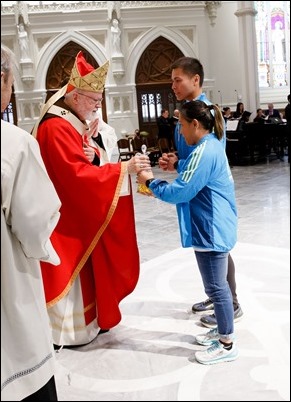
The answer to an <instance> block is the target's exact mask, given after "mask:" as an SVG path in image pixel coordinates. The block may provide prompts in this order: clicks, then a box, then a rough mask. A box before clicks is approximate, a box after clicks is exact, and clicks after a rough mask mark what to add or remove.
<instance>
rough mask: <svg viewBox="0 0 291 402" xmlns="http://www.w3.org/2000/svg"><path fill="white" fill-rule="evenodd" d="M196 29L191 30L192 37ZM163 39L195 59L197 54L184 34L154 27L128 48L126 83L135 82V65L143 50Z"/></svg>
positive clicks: (175, 30)
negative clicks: (159, 38) (156, 40)
mask: <svg viewBox="0 0 291 402" xmlns="http://www.w3.org/2000/svg"><path fill="white" fill-rule="evenodd" d="M195 32H196V29H195V27H194V28H193V35H194V36H195ZM160 36H162V37H164V38H165V39H168V40H169V41H170V42H172V43H173V45H175V46H176V47H177V48H178V49H180V51H181V52H182V53H183V54H185V55H187V56H190V57H197V52H196V51H195V46H193V43H192V42H191V41H190V40H189V38H187V36H186V35H185V34H183V33H182V32H181V30H179V29H175V28H166V27H155V28H152V29H149V30H148V31H147V32H145V33H143V34H142V35H141V36H139V37H138V38H136V39H135V41H134V42H133V43H132V44H131V45H130V46H129V51H128V55H129V56H128V60H127V65H126V68H125V71H126V82H131V83H134V82H135V74H136V69H137V64H138V62H139V60H140V58H141V55H142V54H143V52H144V51H145V49H146V48H147V47H148V46H149V45H150V44H151V43H152V42H153V41H154V40H155V39H157V38H158V37H160ZM194 42H196V41H195V40H194Z"/></svg>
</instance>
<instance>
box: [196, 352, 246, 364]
mask: <svg viewBox="0 0 291 402" xmlns="http://www.w3.org/2000/svg"><path fill="white" fill-rule="evenodd" d="M195 358H196V360H197V361H198V363H200V364H205V365H212V364H218V363H226V362H232V361H234V360H236V359H237V358H238V353H237V354H236V355H235V356H230V357H226V358H224V359H221V360H220V359H217V360H212V361H203V360H199V358H197V357H196V356H195Z"/></svg>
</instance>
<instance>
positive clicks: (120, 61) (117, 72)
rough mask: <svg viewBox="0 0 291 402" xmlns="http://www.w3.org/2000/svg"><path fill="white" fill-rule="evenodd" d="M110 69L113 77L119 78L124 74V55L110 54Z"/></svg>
mask: <svg viewBox="0 0 291 402" xmlns="http://www.w3.org/2000/svg"><path fill="white" fill-rule="evenodd" d="M110 64H111V69H112V73H113V75H114V77H115V78H117V79H119V78H122V77H123V76H124V73H125V70H124V57H123V56H112V58H111V63H110Z"/></svg>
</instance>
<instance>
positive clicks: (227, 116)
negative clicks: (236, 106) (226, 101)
mask: <svg viewBox="0 0 291 402" xmlns="http://www.w3.org/2000/svg"><path fill="white" fill-rule="evenodd" d="M222 114H223V117H224V120H225V122H227V120H229V119H232V118H233V117H232V111H231V110H230V107H229V106H226V107H224V108H223V109H222Z"/></svg>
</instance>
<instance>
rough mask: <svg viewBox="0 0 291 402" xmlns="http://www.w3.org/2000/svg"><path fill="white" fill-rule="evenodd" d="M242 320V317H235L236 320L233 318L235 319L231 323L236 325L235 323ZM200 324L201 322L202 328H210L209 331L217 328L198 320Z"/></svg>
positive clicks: (215, 325)
mask: <svg viewBox="0 0 291 402" xmlns="http://www.w3.org/2000/svg"><path fill="white" fill-rule="evenodd" d="M204 315H205V314H204ZM242 318H243V316H240V317H237V318H235V319H234V320H233V322H234V323H237V322H238V321H240V320H241V319H242ZM200 322H201V324H202V325H203V326H204V327H206V328H210V329H214V328H217V324H210V323H207V322H203V321H201V319H200Z"/></svg>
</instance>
